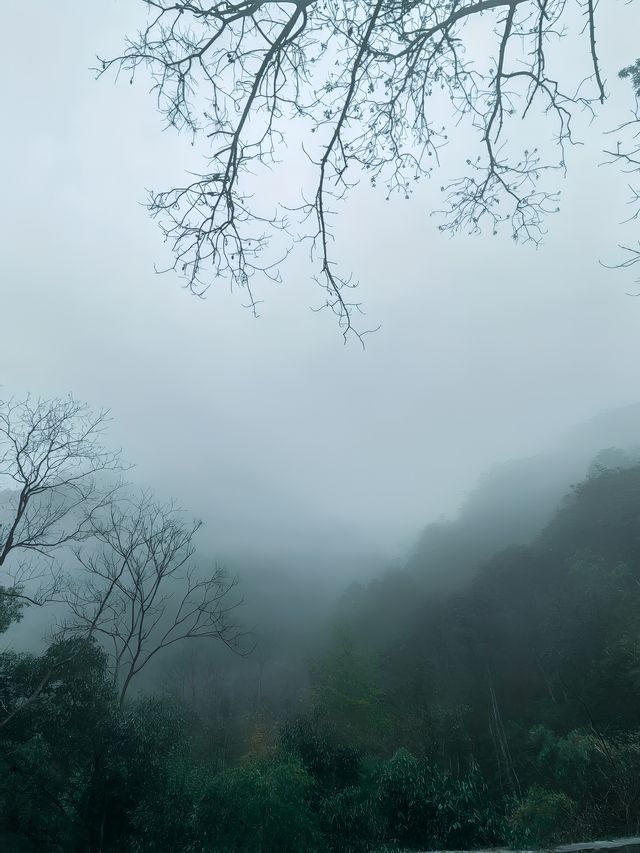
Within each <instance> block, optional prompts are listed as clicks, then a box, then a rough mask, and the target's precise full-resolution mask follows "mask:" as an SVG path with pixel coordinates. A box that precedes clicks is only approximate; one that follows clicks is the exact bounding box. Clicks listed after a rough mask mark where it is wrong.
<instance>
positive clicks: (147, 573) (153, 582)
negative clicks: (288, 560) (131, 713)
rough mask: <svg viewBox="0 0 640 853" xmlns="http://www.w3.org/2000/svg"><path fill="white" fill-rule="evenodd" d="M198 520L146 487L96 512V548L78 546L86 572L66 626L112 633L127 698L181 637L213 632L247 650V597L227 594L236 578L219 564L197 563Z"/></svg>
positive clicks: (116, 669)
mask: <svg viewBox="0 0 640 853" xmlns="http://www.w3.org/2000/svg"><path fill="white" fill-rule="evenodd" d="M200 527H201V523H200V522H199V521H193V522H190V521H188V520H187V519H185V517H184V513H183V512H182V510H180V508H179V507H177V506H176V505H175V504H173V503H167V504H161V503H158V502H157V501H155V500H154V499H153V497H152V496H151V495H150V494H148V493H146V492H142V493H140V494H138V495H137V496H131V497H128V498H126V499H124V500H121V501H120V502H118V503H116V504H113V505H112V506H111V507H109V509H108V511H105V512H104V513H102V514H101V516H100V517H97V518H96V519H95V521H94V531H93V532H94V538H95V541H96V543H97V545H98V547H97V549H94V550H93V551H91V552H89V553H87V552H83V551H81V550H78V552H77V558H78V561H79V562H80V564H81V565H82V566H83V568H84V573H83V575H82V577H81V580H80V582H79V583H77V584H76V585H75V586H74V587H73V588H72V589H71V590H70V591H69V594H68V596H67V602H68V604H69V607H70V611H71V617H70V620H69V621H68V622H67V625H66V632H67V633H69V632H71V633H76V634H77V633H80V634H84V635H92V636H96V637H98V638H101V639H103V640H105V641H106V645H107V648H111V661H112V674H113V679H114V683H115V684H116V685H117V686H118V689H119V693H120V701H121V702H122V701H123V700H124V698H125V695H126V693H127V690H128V689H129V686H130V684H131V681H132V679H133V678H135V676H136V675H137V674H138V673H139V672H140V671H141V670H142V669H144V667H146V666H147V664H148V663H149V662H150V661H151V660H152V658H154V657H155V656H156V655H157V654H159V653H160V652H162V651H163V650H164V649H166V648H168V647H170V646H172V645H174V644H175V643H179V642H182V641H183V640H188V639H191V640H193V639H204V638H208V639H215V640H220V641H221V642H222V643H224V644H225V645H226V646H228V647H229V648H231V649H233V650H234V651H240V650H241V642H242V640H243V639H244V638H245V637H246V632H244V631H243V630H242V629H241V628H240V627H239V626H237V625H235V624H234V623H233V621H232V613H233V611H234V610H235V609H236V608H237V607H238V606H239V604H240V603H241V599H240V598H236V599H232V598H231V597H230V595H229V594H230V593H231V591H232V590H233V589H234V587H235V586H236V585H237V582H238V581H237V578H236V577H232V576H230V575H228V574H227V573H226V571H225V570H224V569H223V568H221V567H219V566H217V565H215V566H214V567H213V570H212V571H209V572H202V571H201V570H199V569H198V567H197V566H196V565H195V563H194V561H193V558H194V554H195V546H194V537H195V535H196V533H197V532H198V530H199V529H200Z"/></svg>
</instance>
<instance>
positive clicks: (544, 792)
mask: <svg viewBox="0 0 640 853" xmlns="http://www.w3.org/2000/svg"><path fill="white" fill-rule="evenodd" d="M0 426H1V429H0V459H1V460H2V462H1V467H0V473H1V474H2V477H3V483H2V485H3V487H4V490H3V491H2V493H1V508H2V527H0V561H1V563H0V564H1V565H2V568H3V571H4V573H5V575H4V576H5V578H9V579H11V582H10V583H9V582H7V581H6V580H5V583H4V585H3V587H2V598H1V599H0V601H1V604H2V609H1V610H0V617H1V621H0V626H1V628H2V631H3V639H4V641H5V642H4V646H3V650H2V652H1V653H0V709H1V713H0V764H1V769H2V772H1V773H0V804H1V809H0V827H1V829H0V832H1V835H0V839H1V848H2V849H3V850H15V851H23V850H24V851H30V850H34V851H35V850H43V851H44V850H46V851H54V850H64V851H67V850H68V851H75V850H77V851H85V850H86V851H127V850H131V851H138V850H140V851H142V850H163V851H204V850H211V851H274V853H275V851H322V850H336V851H359V850H360V851H383V850H388V851H391V850H398V851H412V850H446V849H452V850H456V849H457V850H460V849H481V848H487V847H489V848H490V847H498V846H501V847H510V848H515V849H527V848H531V847H547V848H548V847H550V846H552V845H556V844H558V843H561V842H571V841H576V840H581V839H583V840H584V839H592V838H608V837H619V836H627V835H631V834H633V833H637V832H638V830H639V828H640V723H639V718H638V707H639V706H640V621H639V620H638V612H639V611H640V514H639V512H638V497H639V495H640V449H639V448H638V447H637V446H636V445H635V443H634V441H635V438H636V436H637V435H638V434H639V432H640V407H638V406H635V407H630V408H626V409H622V410H616V411H613V412H610V413H608V414H606V415H604V416H601V417H600V418H597V419H595V420H593V421H591V422H589V423H588V424H586V425H584V426H582V427H580V428H576V429H575V430H574V431H573V432H572V433H571V435H570V436H568V437H567V438H566V439H565V440H564V441H563V442H560V443H559V444H558V445H557V446H556V447H555V448H553V449H552V450H547V451H545V452H542V453H540V454H539V455H537V456H535V457H532V458H529V459H524V460H519V461H517V460H516V461H511V462H506V463H503V464H502V465H500V466H497V467H495V468H494V469H492V470H491V471H490V472H489V473H488V474H487V475H485V476H484V477H483V478H482V479H481V481H480V483H479V484H478V485H477V487H476V488H475V489H474V490H472V491H471V492H470V493H469V494H468V496H467V498H466V501H465V502H464V504H463V505H462V507H461V509H460V511H459V513H458V515H457V516H456V517H454V518H452V519H451V520H447V521H440V522H436V523H432V524H430V525H428V526H427V527H426V528H425V530H424V532H423V533H422V535H421V536H420V537H419V538H418V539H417V544H416V545H415V546H414V547H413V549H412V550H411V551H410V553H408V554H407V555H405V557H404V558H402V559H399V560H397V561H396V562H395V564H394V565H393V566H392V567H389V568H386V569H378V568H377V567H375V566H374V567H372V569H371V571H369V572H365V574H364V575H363V574H362V566H358V565H355V564H354V565H352V567H351V570H352V572H353V573H354V574H355V575H357V576H358V580H353V578H350V577H349V569H348V567H343V569H342V571H343V576H342V577H341V579H340V582H336V579H335V578H331V576H330V575H329V574H327V575H326V577H325V578H324V579H323V577H322V575H321V574H318V572H317V570H316V572H314V574H313V575H305V574H304V573H301V572H300V571H299V570H297V567H296V566H295V565H292V566H288V567H287V566H286V559H285V558H283V563H282V564H281V565H280V566H279V567H278V566H271V567H269V566H264V565H257V566H255V565H253V566H252V565H245V566H242V565H236V566H234V569H236V570H237V572H236V573H235V574H233V575H231V574H229V571H228V569H227V568H226V567H223V566H221V565H219V564H218V563H216V559H215V555H214V554H209V553H207V552H206V547H205V549H204V551H203V550H201V549H200V548H199V547H198V544H197V539H198V534H199V530H200V524H199V522H197V521H196V522H193V521H191V520H190V519H189V518H188V516H187V514H186V513H185V512H184V510H182V509H181V508H179V507H178V506H177V505H176V504H175V503H172V502H168V503H163V502H161V501H159V500H158V499H157V498H156V497H155V496H154V495H152V494H151V493H150V492H148V491H143V492H142V493H141V492H140V491H139V490H137V489H136V488H134V487H133V486H132V485H131V484H129V483H128V482H127V480H126V477H127V474H128V473H129V469H128V466H126V465H125V464H124V463H123V461H122V457H121V455H120V453H119V452H117V451H113V450H110V449H109V444H108V431H107V426H108V423H107V421H106V418H105V415H104V413H97V414H96V413H95V412H93V411H91V410H90V409H89V408H88V407H87V406H85V405H84V404H82V403H79V402H77V401H75V400H74V399H73V398H67V399H63V400H35V399H33V398H26V399H25V400H18V401H16V400H8V401H5V402H4V403H3V404H2V408H1V410H0ZM612 442H615V444H613V443H612ZM309 558H310V559H311V558H312V555H311V554H310V555H309ZM298 559H299V558H298ZM36 638H37V639H36ZM25 646H26V649H25Z"/></svg>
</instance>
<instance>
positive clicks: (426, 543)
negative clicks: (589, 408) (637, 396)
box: [406, 403, 640, 592]
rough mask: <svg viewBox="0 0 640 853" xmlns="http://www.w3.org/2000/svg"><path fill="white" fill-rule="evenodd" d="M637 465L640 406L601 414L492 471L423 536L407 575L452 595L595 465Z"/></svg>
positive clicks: (520, 538) (530, 530) (529, 532)
mask: <svg viewBox="0 0 640 853" xmlns="http://www.w3.org/2000/svg"><path fill="white" fill-rule="evenodd" d="M638 458H640V403H637V404H634V405H630V406H625V407H623V408H619V409H614V410H611V411H608V412H605V413H603V414H601V415H599V416H597V417H595V418H593V419H592V420H590V421H588V422H586V423H584V424H581V425H579V426H577V427H576V428H575V429H573V430H572V431H571V432H570V433H569V434H568V435H566V436H565V437H564V438H563V439H561V440H560V441H559V442H558V443H557V444H556V445H555V446H553V447H551V448H549V449H548V450H546V451H544V452H542V453H540V454H539V455H536V456H534V457H531V458H528V459H518V460H510V461H507V462H504V463H502V464H500V465H496V466H495V467H494V468H493V469H492V470H491V471H489V472H488V473H487V474H486V475H485V476H484V477H483V478H482V479H481V481H480V482H479V484H478V486H477V487H476V488H475V489H474V490H473V491H472V492H471V493H470V494H469V495H468V497H467V499H466V501H465V502H464V504H463V506H462V507H461V509H460V512H459V514H458V516H457V517H456V518H454V519H452V520H448V521H443V522H437V523H434V524H430V525H429V526H428V527H427V528H426V529H425V530H424V532H423V533H422V535H421V537H420V538H419V540H418V543H417V545H416V547H415V549H414V551H413V552H412V554H411V555H410V557H409V559H408V561H407V566H406V568H407V569H408V570H409V571H410V572H411V573H412V574H415V575H417V576H419V577H420V578H421V579H422V580H423V582H425V583H426V584H428V585H429V586H431V587H433V588H434V589H435V590H441V591H443V592H446V591H448V590H451V589H453V588H455V587H457V586H459V585H460V584H461V583H464V582H465V581H466V580H468V578H469V577H470V575H471V574H473V572H474V570H475V569H476V567H477V566H478V565H480V564H482V563H483V562H485V561H486V560H488V559H489V558H490V557H491V555H492V554H494V553H496V552H497V551H499V550H501V549H502V548H505V547H506V546H507V545H510V544H526V543H527V542H529V541H530V540H531V539H532V538H533V537H534V536H535V535H536V534H537V533H538V532H539V531H540V530H541V529H542V528H543V527H544V526H545V524H547V522H548V521H549V519H550V518H551V516H552V515H553V513H554V512H555V511H556V509H557V507H558V505H559V504H560V502H561V501H562V498H563V497H564V496H565V495H566V494H567V493H568V492H569V491H570V490H571V486H572V485H573V484H574V483H577V482H578V481H580V480H582V479H584V477H585V476H586V475H587V474H588V473H589V470H590V468H591V466H592V465H595V466H599V467H600V468H605V469H606V468H618V467H625V466H626V465H627V464H629V463H631V462H633V461H634V460H636V459H638Z"/></svg>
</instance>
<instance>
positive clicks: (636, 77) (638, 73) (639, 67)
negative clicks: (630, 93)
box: [620, 59, 640, 95]
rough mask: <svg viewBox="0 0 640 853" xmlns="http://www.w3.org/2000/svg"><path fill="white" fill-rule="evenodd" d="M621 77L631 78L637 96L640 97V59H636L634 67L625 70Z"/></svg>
mask: <svg viewBox="0 0 640 853" xmlns="http://www.w3.org/2000/svg"><path fill="white" fill-rule="evenodd" d="M620 77H623V78H629V79H630V80H631V85H632V86H633V88H634V90H635V92H636V94H637V95H640V59H636V61H635V62H634V63H633V65H628V66H627V67H626V68H623V69H622V71H621V72H620Z"/></svg>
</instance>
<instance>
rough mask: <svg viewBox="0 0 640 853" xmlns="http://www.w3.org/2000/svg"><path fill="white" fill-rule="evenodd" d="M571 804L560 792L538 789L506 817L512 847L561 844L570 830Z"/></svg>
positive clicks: (534, 789) (529, 793)
mask: <svg viewBox="0 0 640 853" xmlns="http://www.w3.org/2000/svg"><path fill="white" fill-rule="evenodd" d="M574 811H575V804H574V802H573V801H572V800H571V799H570V798H569V797H568V796H567V795H566V794H565V793H564V792H563V791H549V790H546V789H545V788H540V787H538V786H537V785H535V786H533V787H532V788H529V790H528V791H527V795H526V797H525V798H524V799H523V800H522V802H520V803H517V804H516V805H515V806H514V808H513V810H512V812H511V814H510V815H509V825H510V829H511V840H512V843H514V844H516V845H518V844H520V845H522V844H535V845H543V844H549V843H551V842H557V841H561V840H562V839H563V838H565V837H566V835H567V833H568V832H569V831H570V829H571V827H572V820H571V819H572V817H573V814H574Z"/></svg>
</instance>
